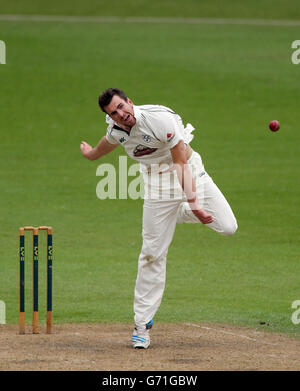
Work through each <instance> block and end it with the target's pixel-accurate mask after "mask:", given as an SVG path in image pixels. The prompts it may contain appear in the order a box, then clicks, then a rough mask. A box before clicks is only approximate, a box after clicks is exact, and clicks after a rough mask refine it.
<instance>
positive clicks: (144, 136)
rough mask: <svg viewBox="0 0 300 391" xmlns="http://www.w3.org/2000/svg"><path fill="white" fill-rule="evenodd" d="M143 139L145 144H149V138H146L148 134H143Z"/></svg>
mask: <svg viewBox="0 0 300 391" xmlns="http://www.w3.org/2000/svg"><path fill="white" fill-rule="evenodd" d="M143 139H144V141H146V143H150V141H151V137H150V136H148V134H144V135H143Z"/></svg>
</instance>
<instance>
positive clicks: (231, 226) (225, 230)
mask: <svg viewBox="0 0 300 391" xmlns="http://www.w3.org/2000/svg"><path fill="white" fill-rule="evenodd" d="M237 229H238V225H237V221H236V220H235V219H234V220H231V221H227V222H226V223H225V224H224V225H223V226H222V231H221V232H220V233H221V235H224V236H230V235H233V234H234V233H235V232H236V230H237Z"/></svg>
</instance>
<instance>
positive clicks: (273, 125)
mask: <svg viewBox="0 0 300 391" xmlns="http://www.w3.org/2000/svg"><path fill="white" fill-rule="evenodd" d="M269 128H270V130H272V132H277V130H279V129H280V123H279V122H278V121H276V120H274V121H271V122H270V123H269Z"/></svg>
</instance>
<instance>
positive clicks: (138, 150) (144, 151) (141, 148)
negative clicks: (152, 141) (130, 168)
mask: <svg viewBox="0 0 300 391" xmlns="http://www.w3.org/2000/svg"><path fill="white" fill-rule="evenodd" d="M156 150H157V148H149V147H146V146H145V145H142V144H139V145H137V146H136V147H135V150H134V151H133V155H134V156H144V155H151V153H153V152H155V151H156Z"/></svg>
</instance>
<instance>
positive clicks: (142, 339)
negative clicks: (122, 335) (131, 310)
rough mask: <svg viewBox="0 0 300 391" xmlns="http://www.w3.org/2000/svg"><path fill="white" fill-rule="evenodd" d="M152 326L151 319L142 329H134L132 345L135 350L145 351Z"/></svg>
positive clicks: (148, 344)
mask: <svg viewBox="0 0 300 391" xmlns="http://www.w3.org/2000/svg"><path fill="white" fill-rule="evenodd" d="M152 325H153V319H152V320H151V321H150V322H149V323H147V324H146V325H145V326H144V327H137V326H135V327H134V331H133V334H132V345H133V347H134V348H135V349H147V348H148V347H149V346H150V334H149V330H150V329H151V327H152Z"/></svg>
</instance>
